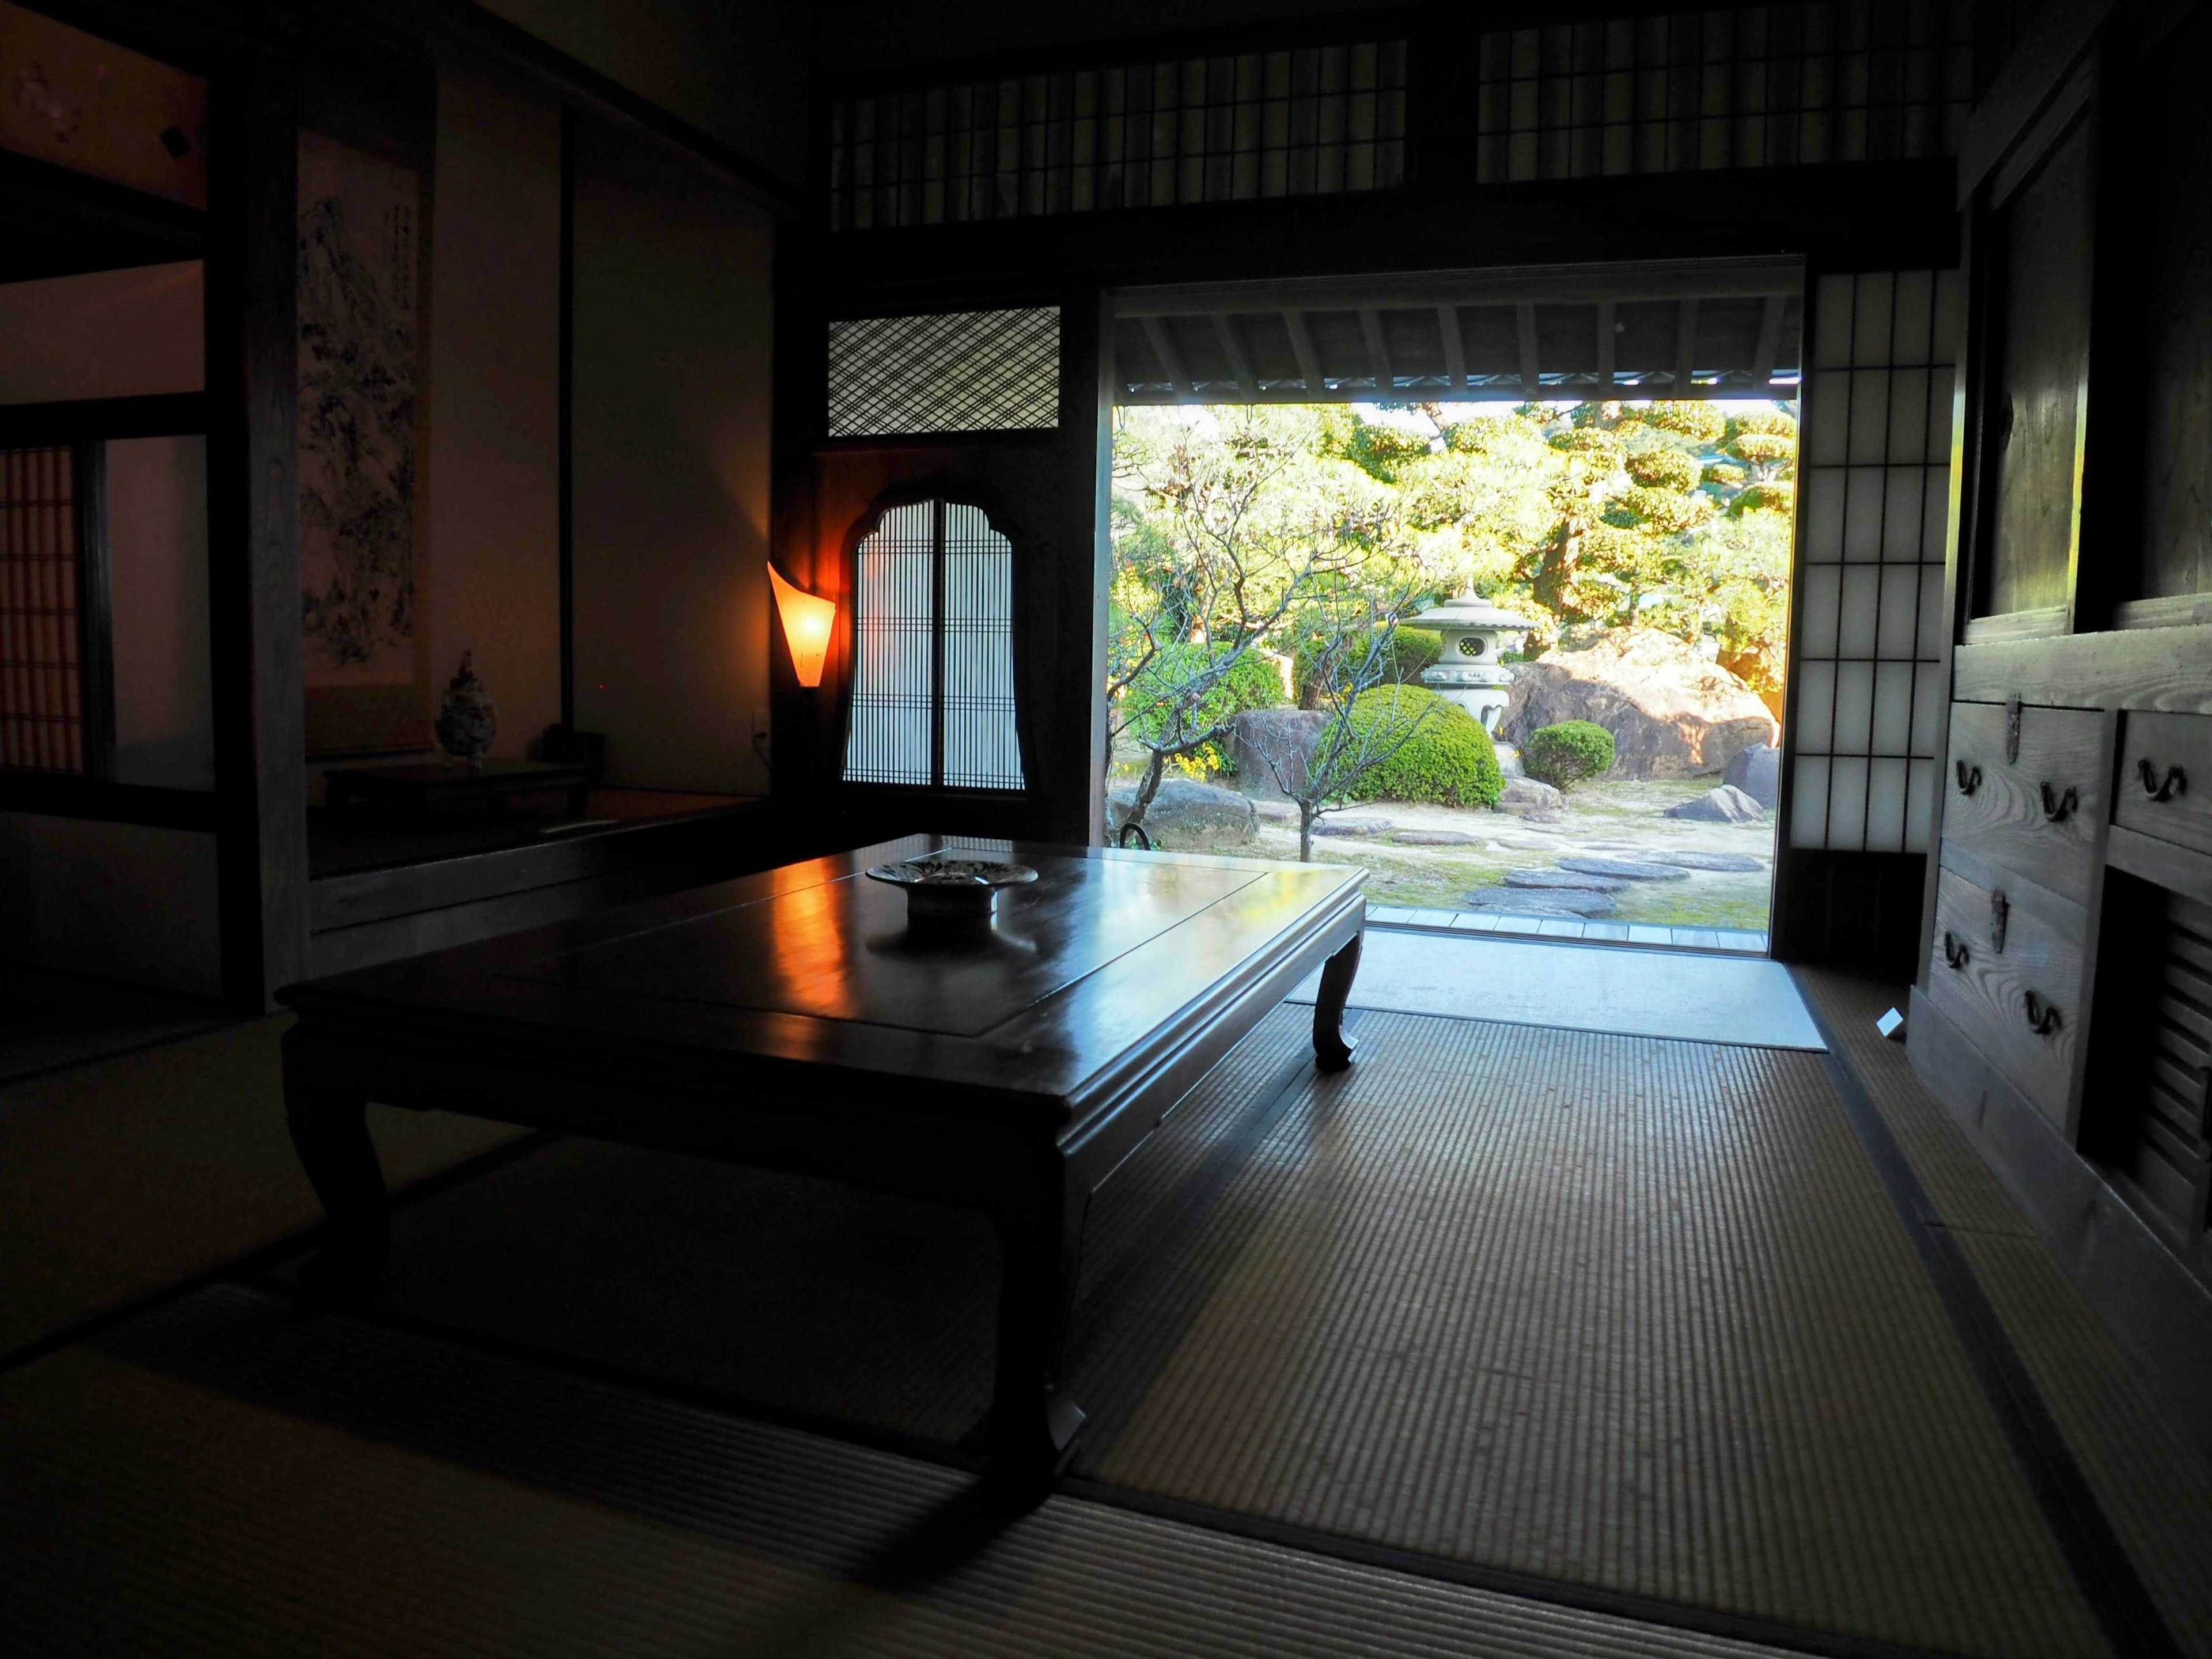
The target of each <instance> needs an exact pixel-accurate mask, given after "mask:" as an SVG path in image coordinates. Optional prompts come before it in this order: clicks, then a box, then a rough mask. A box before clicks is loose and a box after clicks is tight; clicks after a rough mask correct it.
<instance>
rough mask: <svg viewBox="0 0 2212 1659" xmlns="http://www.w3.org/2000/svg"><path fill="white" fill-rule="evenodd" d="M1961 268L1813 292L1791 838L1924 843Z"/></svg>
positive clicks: (1897, 847) (1900, 846)
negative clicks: (1959, 269)
mask: <svg viewBox="0 0 2212 1659" xmlns="http://www.w3.org/2000/svg"><path fill="white" fill-rule="evenodd" d="M1958 276H1959V274H1958V272H1956V271H1954V270H1900V271H1894V272H1891V271H1876V272H1864V273H1861V274H1860V275H1857V276H1824V277H1822V278H1821V279H1820V283H1819V285H1818V287H1817V289H1815V292H1814V307H1813V309H1814V318H1813V349H1812V352H1811V354H1810V357H1809V362H1808V368H1807V371H1806V376H1805V392H1804V402H1803V405H1802V412H1803V420H1802V428H1801V430H1800V433H1799V437H1798V477H1799V478H1800V480H1801V481H1802V482H1801V484H1800V488H1801V489H1803V490H1804V491H1805V502H1804V512H1803V513H1802V517H1801V519H1800V520H1799V525H1800V529H1799V533H1800V535H1801V537H1802V548H1801V550H1800V557H1799V562H1798V578H1797V592H1796V596H1795V600H1794V603H1795V605H1796V610H1797V617H1796V629H1795V632H1796V660H1795V662H1794V664H1793V665H1792V666H1791V669H1790V672H1791V675H1792V677H1793V678H1794V679H1795V681H1796V688H1795V692H1794V697H1793V701H1794V705H1795V714H1794V718H1793V726H1792V730H1791V732H1790V749H1791V751H1792V753H1793V755H1794V757H1795V759H1794V763H1793V764H1794V773H1793V780H1792V785H1791V803H1790V823H1789V841H1790V846H1792V847H1794V848H1826V849H1829V850H1832V851H1838V852H1866V853H1924V852H1926V851H1927V850H1928V822H1929V811H1930V810H1931V808H1932V805H1933V802H1934V794H1933V791H1934V788H1935V782H1936V779H1935V765H1936V763H1935V754H1936V738H1937V736H1938V735H1939V734H1938V732H1937V729H1936V728H1937V723H1938V721H1939V720H1941V719H1942V711H1943V687H1942V662H1941V659H1942V651H1943V641H1944V635H1945V630H1946V629H1947V628H1948V625H1949V623H1948V617H1947V616H1946V615H1945V612H1944V609H1943V544H1944V537H1945V533H1946V530H1947V526H1948V513H1949V505H1950V486H1951V465H1950V461H1951V398H1952V389H1953V375H1954V368H1953V366H1954V364H1955V363H1956V362H1958V357H1959V330H1960V295H1959V280H1958Z"/></svg>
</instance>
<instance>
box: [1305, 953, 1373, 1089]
mask: <svg viewBox="0 0 2212 1659" xmlns="http://www.w3.org/2000/svg"><path fill="white" fill-rule="evenodd" d="M1365 937H1366V935H1365V933H1354V934H1353V935H1352V943H1351V944H1349V945H1346V946H1345V947H1344V949H1342V950H1341V951H1338V952H1337V953H1336V954H1335V955H1334V956H1333V957H1330V958H1329V959H1328V961H1327V962H1325V963H1322V969H1321V991H1320V994H1318V995H1316V997H1315V998H1314V1032H1313V1041H1314V1063H1315V1064H1316V1065H1317V1066H1320V1067H1321V1069H1322V1071H1324V1072H1340V1071H1342V1070H1344V1069H1345V1067H1346V1066H1349V1065H1351V1064H1352V1050H1353V1049H1354V1048H1358V1046H1359V1044H1358V1041H1357V1040H1356V1039H1355V1038H1352V1037H1348V1036H1345V1034H1344V1004H1345V1000H1346V998H1348V997H1349V996H1351V994H1352V975H1355V974H1357V973H1358V971H1359V942H1360V940H1361V939H1364V938H1365Z"/></svg>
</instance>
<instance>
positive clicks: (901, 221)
mask: <svg viewBox="0 0 2212 1659" xmlns="http://www.w3.org/2000/svg"><path fill="white" fill-rule="evenodd" d="M1406 56H1407V52H1406V43H1405V42H1404V41H1403V40H1368V41H1361V42H1358V43H1347V44H1343V45H1328V46H1293V47H1285V48H1281V49H1279V50H1275V51H1264V52H1236V53H1228V54H1224V55H1220V56H1215V57H1206V58H1177V59H1174V60H1171V61H1169V62H1164V63H1152V64H1121V65H1115V66H1113V67H1109V68H1103V69H1091V70H1062V71H1060V72H1058V73H1052V74H1035V75H1015V76H1001V77H995V78H993V79H990V80H983V81H970V82H960V83H958V84H956V85H950V86H938V87H929V88H921V89H918V90H915V91H912V92H892V93H882V94H870V95H865V96H861V97H857V98H848V99H842V100H838V101H837V102H836V104H834V105H833V106H831V109H830V131H829V173H830V185H829V224H830V228H831V229H833V230H887V229H894V228H905V227H908V226H914V225H939V224H963V223H975V222H983V221H989V220H996V219H1015V218H1029V217H1032V216H1037V215H1042V214H1059V213H1088V212H1093V211H1099V210H1110V209H1115V208H1143V207H1170V206H1176V205H1183V204H1190V203H1194V202H1235V201H1252V200H1257V199H1261V198H1264V197H1282V196H1323V195H1333V194H1335V193H1337V192H1339V191H1364V190H1388V189H1390V188H1392V187H1394V186H1395V185H1399V184H1401V183H1402V182H1403V180H1404V178H1405V168H1406V78H1407V77H1406Z"/></svg>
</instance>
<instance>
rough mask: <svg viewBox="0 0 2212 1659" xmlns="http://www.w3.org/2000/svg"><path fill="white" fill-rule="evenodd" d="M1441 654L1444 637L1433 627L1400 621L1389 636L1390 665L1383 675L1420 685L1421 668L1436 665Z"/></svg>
mask: <svg viewBox="0 0 2212 1659" xmlns="http://www.w3.org/2000/svg"><path fill="white" fill-rule="evenodd" d="M1443 653H1444V636H1443V635H1441V634H1439V633H1437V630H1436V629H1433V628H1407V627H1406V626H1404V625H1403V624H1401V625H1400V626H1399V628H1398V629H1397V631H1396V632H1395V633H1394V634H1392V635H1391V636H1390V668H1389V673H1388V674H1387V675H1386V676H1385V678H1388V679H1389V681H1390V682H1391V683H1392V684H1396V685H1419V684H1420V683H1421V671H1422V670H1423V669H1424V668H1433V667H1435V666H1436V663H1437V659H1438V658H1439V657H1441V656H1443Z"/></svg>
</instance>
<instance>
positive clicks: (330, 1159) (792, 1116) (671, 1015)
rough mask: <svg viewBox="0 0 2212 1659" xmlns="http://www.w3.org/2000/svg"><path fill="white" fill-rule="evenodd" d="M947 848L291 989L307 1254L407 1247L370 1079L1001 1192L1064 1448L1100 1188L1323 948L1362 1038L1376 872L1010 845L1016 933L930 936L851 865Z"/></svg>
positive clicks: (1330, 981)
mask: <svg viewBox="0 0 2212 1659" xmlns="http://www.w3.org/2000/svg"><path fill="white" fill-rule="evenodd" d="M943 845H945V842H942V841H941V840H940V839H939V838H937V837H933V836H915V837H909V838H908V839H907V840H905V841H902V842H886V843H884V844H882V845H879V846H876V847H869V848H861V849H860V850H858V851H855V852H852V853H846V854H838V855H836V856H833V857H829V858H823V859H817V860H811V861H810V862H808V863H804V864H794V865H790V866H785V867H784V868H782V869H780V870H771V871H768V872H763V873H762V874H759V875H756V876H749V877H745V878H742V879H739V880H737V881H730V882H724V883H721V884H718V885H715V886H712V887H703V888H699V889H696V890H693V891H690V892H686V893H680V894H677V895H673V896H670V897H666V898H661V899H655V900H651V901H648V902H644V903H640V904H633V905H628V906H624V907H623V908H617V909H613V910H608V911H604V912H601V913H599V915H593V916H590V917H586V918H585V919H583V920H581V921H574V922H569V923H565V924H562V925H561V926H558V927H546V928H540V929H538V930H537V931H535V932H532V933H519V934H515V935H513V936H511V937H508V938H506V939H495V940H490V941H488V942H486V943H484V944H482V945H468V946H464V947H462V948H460V949H458V950H453V951H442V952H440V953H438V954H435V955H432V956H427V957H416V958H414V959H412V960H410V961H407V962H400V963H392V964H390V965H388V966H386V967H381V968H374V969H364V970H362V971H361V972H358V973H352V974H345V975H338V976H337V977H334V978H331V979H325V980H318V981H312V982H309V983H307V984H302V985H295V986H292V987H289V988H288V989H287V990H285V991H284V992H283V993H282V994H281V1000H283V1002H285V1003H287V1004H289V1006H292V1007H293V1008H295V1009H296V1010H298V1011H299V1015H300V1019H299V1023H298V1024H296V1025H295V1026H294V1027H293V1029H292V1030H290V1031H289V1032H288V1033H287V1034H286V1036H285V1038H284V1099H285V1110H286V1114H287V1116H288V1119H289V1124H290V1127H291V1133H292V1140H293V1144H294V1146H295V1147H296V1148H297V1149H298V1152H299V1155H300V1160H301V1164H303V1165H304V1166H305V1167H306V1170H307V1177H308V1179H309V1180H310V1181H311V1182H313V1184H314V1188H315V1192H316V1194H317V1195H318V1196H319V1198H320V1199H321V1200H322V1203H323V1207H324V1210H325V1212H326V1213H327V1215H328V1216H329V1218H330V1228H329V1230H328V1235H327V1242H326V1243H325V1248H324V1249H323V1251H322V1252H321V1254H320V1255H319V1257H318V1258H317V1260H316V1261H315V1262H314V1263H313V1265H312V1267H311V1272H310V1282H311V1283H313V1284H315V1285H318V1286H319V1287H321V1288H324V1289H325V1290H327V1291H333V1292H344V1291H350V1290H354V1289H356V1288H358V1287H360V1286H362V1285H364V1284H366V1283H367V1282H368V1281H370V1280H372V1279H374V1277H375V1276H376V1274H377V1273H380V1271H381V1269H382V1267H383V1265H384V1261H385V1259H386V1255H387V1254H388V1251H389V1249H390V1224H389V1220H388V1217H387V1214H386V1194H385V1186H384V1177H383V1173H382V1171H381V1170H380V1168H379V1167H378V1164H377V1161H376V1153H375V1150H374V1147H373V1146H371V1144H370V1141H369V1138H368V1127H367V1124H366V1121H365V1112H366V1109H367V1106H368V1103H369V1102H370V1101H372V1100H374V1101H380V1102H383V1103H388V1104H391V1105H394V1106H404V1107H412V1108H416V1109H433V1108H436V1109H444V1110H447V1111H456V1112H465V1113H469V1114H471V1115H476V1116H479V1117H489V1118H495V1119H498V1120H501V1121H506V1122H511V1123H519V1124H525V1125H528V1126H531V1127H540V1128H550V1129H556V1130H561V1131H564V1132H568V1133H576V1134H583V1135H591V1136H596V1137H598V1138H600V1139H606V1140H612V1141H617V1142H621V1143H623V1144H624V1145H628V1146H649V1147H656V1148H659V1149H662V1150H665V1151H672V1152H689V1153H694V1154H696V1155H699V1156H702V1157H707V1158H722V1159H726V1160H728V1161H731V1162H733V1163H738V1164H747V1165H751V1166H755V1167H760V1168H767V1169H776V1170H791V1171H795V1172H797V1173H800V1174H805V1175H812V1176H827V1177H829V1178H832V1179H835V1180H839V1181H842V1182H849V1183H851V1184H853V1185H855V1186H859V1187H863V1188H870V1189H873V1190H877V1191H881V1192H886V1193H895V1194H904V1195H907V1196H910V1197H916V1198H921V1199H924V1200H931V1201H934V1202H938V1203H942V1204H945V1205H951V1206H957V1207H962V1208H967V1209H974V1210H979V1211H981V1212H983V1213H985V1214H986V1215H987V1216H988V1217H989V1218H990V1219H991V1221H992V1223H993V1225H994V1228H995V1229H996V1231H997V1234H998V1238H999V1245H1000V1262H1001V1271H1000V1293H999V1329H998V1357H997V1373H996V1379H995V1389H994V1401H993V1406H992V1414H991V1437H992V1443H993V1449H994V1455H995V1456H996V1457H997V1458H999V1459H1000V1460H1001V1461H1002V1462H1005V1463H1006V1464H1009V1465H1012V1466H1014V1467H1016V1468H1022V1469H1035V1468H1039V1467H1048V1466H1049V1465H1050V1464H1051V1462H1053V1461H1054V1458H1055V1457H1056V1456H1057V1455H1058V1454H1059V1453H1060V1451H1061V1450H1062V1449H1065V1447H1066V1444H1067V1443H1068V1441H1069V1440H1070V1439H1071V1438H1072V1437H1073V1434H1074V1432H1075V1431H1076V1429H1077V1428H1078V1426H1079V1425H1080V1423H1081V1421H1082V1415H1083V1414H1082V1413H1081V1411H1080V1410H1079V1408H1078V1407H1076V1406H1075V1405H1074V1403H1073V1401H1069V1400H1067V1399H1066V1398H1065V1397H1064V1396H1063V1395H1060V1394H1059V1393H1058V1392H1057V1391H1056V1387H1055V1385H1056V1383H1057V1380H1058V1372H1059V1368H1060V1350H1061V1346H1062V1340H1063V1336H1064V1334H1065V1329H1066V1319H1067V1313H1068V1305H1069V1301H1070V1298H1071V1297H1072V1295H1073V1288H1074V1276H1075V1270H1076V1263H1077V1257H1078V1253H1079V1248H1080V1245H1081V1243H1082V1233H1083V1224H1084V1219H1085V1211H1086V1208H1087V1206H1088V1204H1089V1201H1090V1199H1091V1194H1092V1193H1093V1192H1095V1191H1096V1190H1097V1188H1098V1187H1099V1186H1100V1185H1101V1184H1102V1183H1103V1182H1104V1181H1105V1180H1106V1178H1107V1177H1108V1176H1109V1174H1110V1173H1111V1172H1112V1171H1113V1170H1115V1168H1116V1167H1117V1166H1118V1165H1119V1164H1121V1161H1122V1160H1123V1159H1124V1158H1126V1157H1127V1155H1128V1154H1129V1152H1131V1151H1132V1150H1133V1148H1134V1147H1135V1146H1137V1144H1138V1143H1139V1141H1141V1140H1143V1139H1145V1137H1146V1136H1147V1135H1149V1134H1150V1133H1152V1131H1153V1130H1154V1129H1155V1128H1156V1127H1158V1125H1159V1123H1160V1121H1162V1120H1163V1118H1164V1117H1165V1115H1167V1114H1168V1112H1169V1111H1170V1109H1172V1108H1173V1107H1174V1105H1175V1103H1176V1102H1177V1101H1178V1100H1179V1099H1181V1098H1182V1096H1183V1094H1184V1093H1185V1092H1186V1091H1188V1089H1189V1088H1190V1087H1191V1085H1193V1084H1194V1083H1196V1082H1197V1081H1198V1079H1200V1078H1201V1077H1203V1076H1204V1075H1205V1074H1206V1072H1207V1071H1208V1070H1209V1069H1211V1068H1212V1066H1213V1065H1214V1064H1215V1062H1216V1061H1218V1060H1220V1059H1221V1057H1222V1056H1223V1055H1224V1054H1227V1053H1228V1052H1229V1050H1230V1049H1231V1048H1232V1047H1234V1046H1235V1045H1236V1043H1237V1042H1238V1041H1240V1040H1241V1039H1242V1038H1243V1036H1245V1035H1246V1034H1247V1033H1248V1032H1249V1031H1250V1030H1252V1028H1253V1027H1254V1026H1255V1024H1258V1023H1259V1021H1260V1019H1261V1017H1262V1016H1263V1015H1265V1014H1266V1013H1267V1011H1268V1010H1269V1009H1271V1008H1273V1007H1274V1006H1276V1005H1277V1004H1278V1003H1279V1002H1281V1001H1282V1000H1283V999H1284V998H1285V996H1286V995H1288V994H1290V992H1291V990H1292V989H1293V988H1294V987H1296V986H1297V984H1298V982H1299V981H1301V980H1303V979H1304V977H1305V976H1306V975H1308V974H1310V973H1311V972H1312V971H1313V970H1314V969H1316V967H1320V968H1322V981H1321V994H1320V999H1319V1000H1318V1002H1317V1003H1316V1006H1315V1009H1314V1049H1315V1054H1316V1061H1317V1063H1318V1064H1319V1065H1320V1066H1321V1067H1322V1069H1324V1070H1334V1069H1340V1068H1341V1067H1343V1066H1346V1065H1348V1064H1349V1063H1350V1061H1351V1058H1352V1044H1351V1042H1349V1041H1348V1040H1347V1039H1346V1036H1344V1033H1343V1030H1342V1020H1343V1012H1344V1005H1345V999H1346V996H1347V995H1348V994H1349V993H1350V991H1351V988H1352V975H1354V974H1355V973H1356V972H1357V971H1358V964H1359V944H1360V937H1361V930H1362V928H1363V927H1364V922H1365V918H1366V908H1367V907H1366V901H1365V899H1364V897H1363V896H1361V893H1360V886H1361V884H1362V883H1363V882H1364V880H1365V872H1364V871H1360V870H1356V869H1347V868H1346V867H1344V866H1336V865H1284V864H1264V863H1260V862H1257V861H1255V860H1244V859H1227V858H1207V857H1199V856H1189V855H1182V854H1167V853H1149V854H1146V853H1122V852H1115V851H1111V850H1107V849H1098V848H1093V849H1088V850H1085V849H1065V848H1048V847H1026V846H1017V847H1016V848H1014V850H1013V853H1012V857H1014V858H1015V859H1018V860H1020V861H1021V862H1023V863H1025V864H1030V865H1033V866H1036V869H1037V871H1038V872H1039V879H1038V880H1037V881H1036V883H1035V884H1032V885H1030V886H1027V887H1020V888H1012V889H1008V890H1006V892H1005V893H1004V894H1003V895H1002V896H1001V897H1000V911H999V918H1000V919H999V922H998V926H997V929H996V931H995V933H993V934H991V935H989V936H987V938H985V939H982V940H981V941H980V942H975V943H970V944H969V945H933V944H928V943H925V942H918V941H916V940H915V939H912V938H910V937H909V936H908V933H907V929H906V915H905V902H906V901H905V898H904V896H903V895H902V893H900V892H899V891H898V890H895V889H893V888H890V887H888V886H885V885H884V884H881V883H878V882H874V881H870V880H868V879H866V877H864V876H863V875H862V874H861V872H863V871H864V870H866V868H867V866H870V865H872V864H878V863H883V862H885V861H888V860H893V859H899V858H908V857H913V856H915V855H916V854H921V853H923V852H926V851H929V850H932V849H933V848H938V847H940V846H943ZM1324 964H1325V965H1324Z"/></svg>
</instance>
